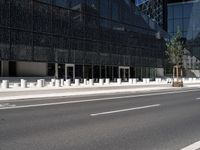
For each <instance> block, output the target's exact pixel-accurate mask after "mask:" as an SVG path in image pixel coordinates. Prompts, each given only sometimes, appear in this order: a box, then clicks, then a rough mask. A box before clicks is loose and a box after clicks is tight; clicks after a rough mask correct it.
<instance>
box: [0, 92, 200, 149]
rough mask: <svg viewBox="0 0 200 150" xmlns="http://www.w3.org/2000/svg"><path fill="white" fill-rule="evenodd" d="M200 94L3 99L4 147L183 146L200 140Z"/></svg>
mask: <svg viewBox="0 0 200 150" xmlns="http://www.w3.org/2000/svg"><path fill="white" fill-rule="evenodd" d="M199 97H200V90H195V91H188V92H181V93H180V91H179V93H176V92H175V91H173V92H167V91H166V92H165V91H162V92H161V93H159V92H158V93H153V94H151V93H145V94H142V93H140V94H135V95H133V94H131V93H126V94H116V95H104V96H98V95H96V96H94V95H93V96H91V97H76V98H58V99H45V100H35V101H34V102H33V101H31V100H21V101H20V100H18V101H10V102H0V104H3V103H4V104H5V103H7V106H6V105H5V106H3V105H2V106H1V107H0V108H3V109H0V150H180V149H182V148H184V147H186V146H188V145H190V144H192V143H195V142H197V141H200V100H199V99H197V98H199ZM55 102H56V103H55ZM41 104H42V105H41ZM43 104H47V105H43ZM48 104H50V105H48ZM23 106H27V107H23ZM7 108H10V109H7Z"/></svg>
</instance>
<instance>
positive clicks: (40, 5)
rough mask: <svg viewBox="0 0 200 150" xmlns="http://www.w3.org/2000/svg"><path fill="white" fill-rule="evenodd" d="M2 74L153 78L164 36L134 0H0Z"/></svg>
mask: <svg viewBox="0 0 200 150" xmlns="http://www.w3.org/2000/svg"><path fill="white" fill-rule="evenodd" d="M0 8H1V9H0V60H1V65H0V66H1V68H0V70H1V75H2V76H8V75H9V76H56V77H59V78H72V79H74V78H88V79H89V78H94V79H98V78H110V79H112V80H114V79H116V78H119V77H120V78H122V79H124V80H127V79H128V78H130V77H131V78H134V77H136V78H143V77H151V78H154V77H155V75H156V71H155V70H156V68H163V57H164V50H165V42H164V40H163V39H162V38H156V36H155V35H156V33H157V31H156V30H154V29H152V28H151V27H150V26H149V25H148V24H147V23H146V22H145V21H144V19H143V18H142V17H141V16H140V14H138V13H136V11H135V4H134V2H132V1H131V0H0Z"/></svg>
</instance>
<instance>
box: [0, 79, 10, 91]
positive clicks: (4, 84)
mask: <svg viewBox="0 0 200 150" xmlns="http://www.w3.org/2000/svg"><path fill="white" fill-rule="evenodd" d="M1 88H2V89H7V88H9V81H8V80H3V81H2V84H1Z"/></svg>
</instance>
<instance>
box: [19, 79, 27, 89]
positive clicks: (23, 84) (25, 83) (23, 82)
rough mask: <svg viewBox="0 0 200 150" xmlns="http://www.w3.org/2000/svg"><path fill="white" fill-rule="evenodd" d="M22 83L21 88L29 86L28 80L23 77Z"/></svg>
mask: <svg viewBox="0 0 200 150" xmlns="http://www.w3.org/2000/svg"><path fill="white" fill-rule="evenodd" d="M20 83H21V88H27V81H26V80H24V79H21V81H20Z"/></svg>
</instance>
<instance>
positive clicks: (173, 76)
mask: <svg viewBox="0 0 200 150" xmlns="http://www.w3.org/2000/svg"><path fill="white" fill-rule="evenodd" d="M174 70H175V66H173V82H174V78H175V71H174Z"/></svg>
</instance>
